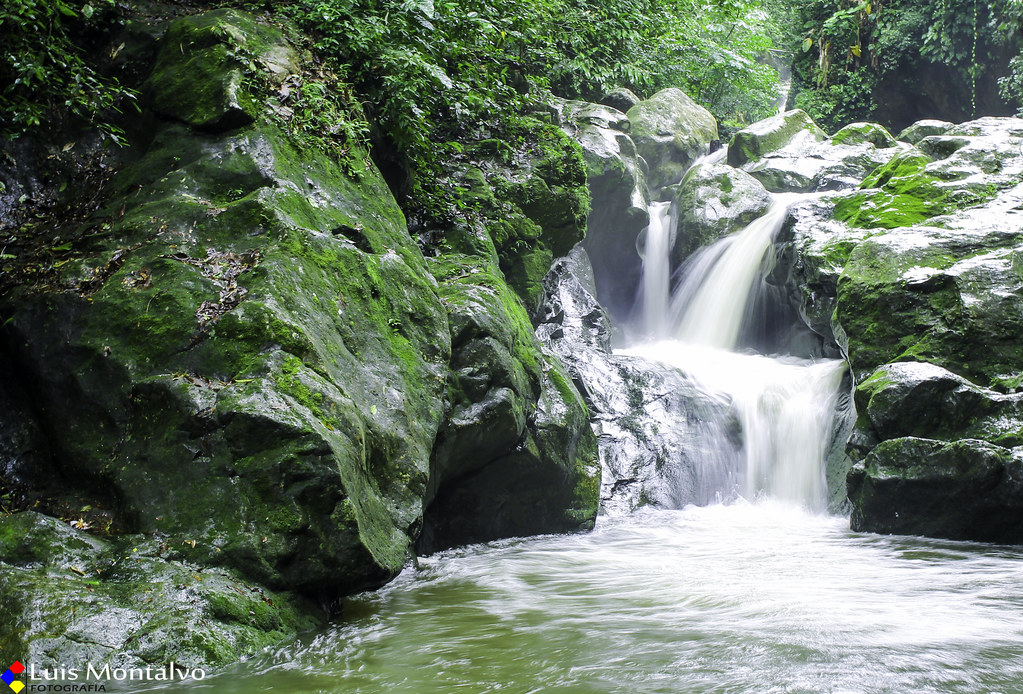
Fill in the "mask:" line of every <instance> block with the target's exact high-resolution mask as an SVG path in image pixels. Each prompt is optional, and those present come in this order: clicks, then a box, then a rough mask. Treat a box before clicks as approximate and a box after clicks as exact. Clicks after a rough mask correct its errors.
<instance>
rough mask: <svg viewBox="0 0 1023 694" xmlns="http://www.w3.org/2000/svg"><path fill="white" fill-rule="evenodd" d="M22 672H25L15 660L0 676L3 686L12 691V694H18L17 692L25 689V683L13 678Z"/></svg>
mask: <svg viewBox="0 0 1023 694" xmlns="http://www.w3.org/2000/svg"><path fill="white" fill-rule="evenodd" d="M23 672H25V666H24V665H22V664H21V663H19V662H18V661H17V660H15V661H14V665H11V666H10V667H9V668H7V671H6V672H4V674H2V675H0V680H3V681H4V684H6V685H7V686H8V687H10V688H11V689H13V690H14V694H18V692H20V691H21V690H22V689H24V688H25V683H24V682H22V681H21V680H16V679H14V678H15V676H17V675H20V674H21V673H23Z"/></svg>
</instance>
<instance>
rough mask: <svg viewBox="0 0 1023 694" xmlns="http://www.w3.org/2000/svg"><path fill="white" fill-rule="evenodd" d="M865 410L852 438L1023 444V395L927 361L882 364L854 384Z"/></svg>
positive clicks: (859, 441) (858, 401) (861, 409)
mask: <svg viewBox="0 0 1023 694" xmlns="http://www.w3.org/2000/svg"><path fill="white" fill-rule="evenodd" d="M856 408H857V410H858V411H859V412H860V413H862V414H863V415H865V417H866V420H861V423H860V431H858V432H857V436H858V438H857V440H855V441H854V443H856V444H859V445H860V446H862V445H863V443H864V442H865V441H870V440H873V441H875V442H877V441H885V440H887V439H894V438H900V437H904V436H916V437H923V438H930V439H940V440H953V439H959V438H974V439H983V440H986V441H991V442H992V443H995V444H997V445H999V446H1003V447H1006V448H1013V447H1015V446H1021V445H1023V395H1020V394H1008V393H999V392H997V391H995V390H992V389H989V388H981V387H980V386H977V385H975V384H973V383H971V382H970V381H968V380H966V379H965V378H962V377H961V376H956V375H955V374H953V373H951V372H950V371H948V370H946V369H943V368H941V367H940V366H937V365H936V364H930V363H926V362H897V363H894V364H886V365H885V366H882V367H881V368H880V369H878V370H877V371H875V372H874V373H873V374H871V375H870V377H869V378H867V379H866V380H865V381H863V382H862V383H860V384H859V385H858V386H857V388H856Z"/></svg>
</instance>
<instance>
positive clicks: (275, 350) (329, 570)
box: [0, 12, 449, 605]
mask: <svg viewBox="0 0 1023 694" xmlns="http://www.w3.org/2000/svg"><path fill="white" fill-rule="evenodd" d="M246 22H251V20H245V21H242V20H239V19H238V15H236V14H235V13H230V12H228V13H224V12H221V13H214V14H213V15H210V16H204V17H198V18H189V19H188V20H179V23H176V24H174V25H173V26H172V30H171V31H172V33H170V34H168V37H170V38H165V39H164V42H165V45H169V44H166V42H167V41H170V40H172V37H174V36H177V34H175V33H173V32H179V33H180V32H185V33H187V35H188V36H189V37H191V38H190V39H189V40H190V41H192V42H193V43H192V44H190V45H195V46H196V47H197V50H199V47H218V46H219V47H222V48H223V49H224V50H225V51H227V52H228V53H231V54H243V53H244V54H247V52H248V51H253V52H254V54H255V55H256V56H257V57H258V56H266V55H282V54H288V52H289V51H290V50H292V49H291V48H290V47H289V46H288V45H287V44H286V42H283V39H280V38H279V33H278V32H277V31H276V30H272V29H265V28H256V29H252V27H250V26H248V24H247V23H246ZM271 41H280V42H279V43H276V44H274V45H270V44H269V42H271ZM264 44H265V45H264ZM254 46H255V47H256V48H253V47H254ZM202 50H205V48H203V49H202ZM200 52H201V50H200ZM174 54H177V56H178V57H174ZM161 55H162V57H161V58H160V59H159V60H158V62H157V66H156V68H155V69H154V76H153V80H150V82H149V83H148V85H149V86H148V87H147V89H146V92H145V94H144V95H143V96H144V98H143V101H144V102H145V103H154V100H158V98H157V97H159V92H160V90H161V89H163V87H161V86H159V84H160V80H161V79H163V77H162V75H164V74H165V73H166V74H169V73H170V71H172V70H173V71H186V70H188V69H190V68H189V67H188V64H187V63H188V61H187V60H186V57H185V56H182V54H181V50H180V49H179V47H178V46H177V45H173V46H171V47H170V48H169V49H166V50H164V51H163V52H162V54H161ZM275 64H276V63H275ZM252 66H253V67H252V68H250V69H255V70H256V71H257V73H258V74H255V75H254V80H253V83H259V82H260V81H261V80H262V79H263V78H265V80H266V81H270V80H271V79H272V78H273V74H272V73H273V71H272V70H271V68H270V67H269V61H268V60H263V59H254V60H253V62H252ZM182 77H183V78H182V79H181V80H179V82H178V84H179V86H178V87H177V91H176V96H177V97H179V99H180V100H181V103H193V102H194V103H200V102H203V100H204V99H205V97H204V96H203V94H202V93H201V92H203V91H204V90H206V89H207V88H208V87H209V85H208V84H205V83H203V82H202V81H201V80H196V79H195V75H194V74H187V75H184V76H182ZM296 78H297V79H301V76H296ZM189 90H192V92H194V93H189ZM166 115H167V117H168V118H167V119H163V120H160V119H154V120H153V121H152V122H153V126H152V128H151V132H150V133H147V138H146V139H145V140H143V141H141V142H137V143H136V146H135V147H133V148H132V149H130V150H129V154H128V156H127V159H128V160H127V161H126V162H125V163H124V164H123V165H122V166H121V168H120V169H119V170H118V171H117V172H116V174H115V175H113V176H112V179H111V181H110V182H109V184H108V187H107V189H106V190H105V202H104V204H103V205H102V207H101V208H100V209H99V210H98V211H97V212H96V213H95V214H94V215H93V216H91V217H90V218H89V219H88V220H87V222H86V223H85V225H84V226H83V227H81V228H79V229H76V230H72V231H71V232H67V231H64V232H63V233H69V238H70V239H71V241H70V243H69V244H68V247H69V248H70V250H69V251H67V252H66V254H65V255H64V257H63V259H62V261H61V262H60V263H59V264H56V265H54V264H53V263H46V266H47V267H49V268H50V271H49V272H48V273H45V274H44V275H40V276H38V277H37V279H36V280H35V281H34V282H25V283H23V284H21V285H20V286H18V287H17V288H15V289H14V290H12V291H11V292H9V293H8V294H6V295H5V296H4V297H2V299H0V312H2V314H3V316H4V319H5V320H4V327H3V330H2V334H0V342H2V344H3V349H4V351H5V353H6V354H7V355H9V361H8V362H7V364H6V365H5V369H6V370H16V371H18V372H19V373H20V374H22V375H23V379H24V380H25V381H26V382H30V383H31V384H32V391H31V395H32V398H33V400H34V403H35V405H34V408H33V409H34V412H35V414H36V416H37V421H38V424H39V427H40V429H41V430H42V433H43V436H44V437H45V439H46V440H47V441H48V443H49V445H50V447H51V448H52V455H53V458H54V460H56V461H58V462H59V472H60V475H61V478H62V483H63V485H64V486H65V487H66V488H67V489H69V490H86V491H88V492H89V493H90V494H91V496H92V497H93V501H94V505H96V506H101V507H103V508H105V509H106V511H107V512H108V513H109V514H111V515H112V516H113V518H114V521H115V522H114V526H115V527H117V528H120V530H121V531H127V532H134V533H146V534H152V533H158V534H160V535H161V536H163V537H165V538H166V539H167V541H168V542H169V543H171V544H174V545H175V546H177V547H178V548H179V549H180V553H181V558H182V559H183V560H187V561H189V562H193V563H195V564H198V565H202V566H206V567H222V568H224V569H225V570H230V571H232V572H235V575H237V576H239V577H240V578H241V579H243V580H246V581H255V582H259V583H261V584H263V585H265V586H267V587H268V588H271V589H281V590H285V589H286V590H291V591H295V592H297V593H301V594H303V595H306V596H309V597H311V598H315V599H317V600H319V601H321V602H322V603H323V604H326V605H331V604H336V601H337V600H338V598H339V597H340V596H342V595H344V594H346V593H350V592H354V591H358V590H362V589H365V588H371V587H374V586H379V585H381V584H383V583H384V582H386V581H387V580H389V579H390V578H391V577H393V576H394V575H396V574H397V573H398V572H399V571H400V570H401V568H402V567H403V565H404V562H405V560H406V557H407V553H408V550H409V548H410V546H411V542H412V540H413V539H414V537H415V534H416V533H417V532H418V529H419V526H420V524H421V519H422V499H423V494H424V492H425V489H426V485H427V481H428V476H429V471H430V468H429V460H430V452H431V450H432V448H433V442H434V439H435V438H436V434H437V431H438V428H439V426H440V423H441V419H442V416H443V396H444V383H445V376H446V374H447V369H448V356H449V337H448V336H449V330H448V322H447V312H446V311H445V310H444V307H443V305H442V303H441V301H440V298H439V297H438V295H437V292H436V284H435V282H434V280H433V278H432V277H431V276H430V274H429V273H428V271H427V268H426V263H425V261H424V259H423V257H422V254H421V252H420V250H419V249H418V247H417V246H416V244H415V243H414V242H413V240H412V239H411V238H410V236H409V233H408V229H407V227H406V224H405V220H404V217H403V215H402V212H401V210H400V208H399V207H398V205H397V204H396V202H395V200H394V198H393V197H392V195H391V193H390V191H389V190H388V188H387V186H386V185H385V183H384V181H383V179H382V178H381V176H380V174H379V173H378V172H377V171H376V170H375V169H374V168H373V167H372V166H371V165H365V164H364V163H362V162H365V161H366V160H367V159H366V157H365V154H364V153H354V154H353V161H354V171H353V169H352V165H351V163H350V164H349V165H348V166H347V167H346V166H343V165H342V164H341V163H340V162H338V161H337V160H335V159H333V158H332V157H330V156H328V155H326V154H324V153H323V150H322V149H320V148H318V147H315V146H306V144H307V143H303V144H302V145H300V144H299V143H297V142H296V141H295V139H294V138H293V136H292V135H291V134H290V133H289V132H288V131H287V130H286V129H283V128H282V127H279V126H278V125H277V124H276V123H277V121H275V120H274V119H272V118H268V117H266V114H264V113H260V114H258V117H256V118H255V120H254V121H252V122H251V123H250V124H249V125H244V123H243V122H242V121H241V120H239V121H238V122H237V123H232V124H231V125H232V126H233V127H234V128H235V129H233V130H230V131H227V132H221V131H222V130H223V127H221V126H224V127H226V125H225V124H224V123H221V124H220V125H218V126H217V127H212V126H211V125H210V122H209V121H208V120H205V119H201V118H198V117H196V118H192V117H186V116H185V115H184V111H182V112H180V113H177V112H176V113H170V112H167V113H166ZM213 131H216V133H214V132H213ZM28 261H29V262H36V263H39V264H41V263H43V262H45V259H44V260H33V259H28ZM5 378H6V376H5ZM182 543H187V544H182Z"/></svg>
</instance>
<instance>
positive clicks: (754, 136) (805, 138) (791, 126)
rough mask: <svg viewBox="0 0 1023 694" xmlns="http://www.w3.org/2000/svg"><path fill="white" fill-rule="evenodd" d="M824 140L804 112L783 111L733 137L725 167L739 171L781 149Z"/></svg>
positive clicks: (818, 129) (822, 134)
mask: <svg viewBox="0 0 1023 694" xmlns="http://www.w3.org/2000/svg"><path fill="white" fill-rule="evenodd" d="M826 138H827V133H825V132H824V131H823V130H821V129H820V128H819V127H817V124H816V123H814V122H813V119H811V118H810V116H808V115H807V114H806V112H805V111H802V110H800V109H795V110H792V111H786V112H785V113H779V114H778V115H776V116H772V117H770V118H766V119H764V120H762V121H758V122H756V123H754V124H753V125H751V126H749V127H748V128H744V129H742V130H740V131H739V132H737V133H735V135H733V136H732V141H731V142H730V143H729V144H728V163H729V165H731V166H734V167H737V168H738V167H740V166H743V165H745V164H748V163H750V162H755V161H758V160H760V159H762V158H763V157H764V156H765V155H767V154H770V153H771V152H777V151H778V150H780V149H782V148H783V147H788V146H791V145H793V144H800V143H805V142H821V141H823V140H824V139H826Z"/></svg>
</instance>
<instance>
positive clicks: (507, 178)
mask: <svg viewBox="0 0 1023 694" xmlns="http://www.w3.org/2000/svg"><path fill="white" fill-rule="evenodd" d="M523 127H525V128H527V130H528V132H529V139H528V140H527V142H526V144H525V145H524V146H521V147H520V148H519V149H518V150H516V151H513V150H512V149H511V147H510V146H509V145H507V144H506V143H504V142H503V141H500V140H484V141H482V142H479V143H476V144H475V145H474V146H473V147H472V148H471V149H470V156H471V160H470V162H471V163H469V164H468V165H465V166H463V167H461V168H460V170H459V171H458V172H457V174H456V176H455V179H456V181H457V183H458V185H457V186H456V193H455V194H456V195H457V196H458V197H459V198H460V203H461V204H462V205H463V206H464V207H466V208H468V209H472V210H474V211H475V212H477V213H478V214H477V215H467V216H466V217H465V218H463V219H459V220H455V221H454V228H452V229H447V230H445V231H444V238H443V241H442V242H441V244H440V245H441V247H442V248H443V249H445V250H449V251H453V252H455V253H466V254H473V255H480V254H482V255H483V256H486V257H487V258H488V259H490V260H496V261H497V262H498V263H499V265H500V269H501V271H502V273H503V274H504V278H505V279H506V280H507V282H508V284H509V286H511V288H512V289H514V290H515V292H516V294H518V296H519V298H521V299H522V301H523V302H524V303H525V305H526V307H527V308H528V309H529V310H530V311H535V310H536V308H537V306H538V305H539V302H540V296H541V293H542V287H541V284H542V282H543V276H544V274H545V273H546V272H547V269H548V268H549V267H550V266H551V262H552V260H553V259H554V257H555V256H559V255H564V254H565V253H567V252H568V251H569V249H571V248H572V247H573V246H574V245H575V244H576V243H578V242H580V241H582V239H583V237H584V235H585V233H586V217H587V214H588V212H589V205H590V199H589V192H588V190H587V187H586V164H585V162H584V159H583V152H582V150H581V149H580V147H579V145H578V143H576V142H575V141H574V140H572V138H570V137H569V136H568V135H566V134H565V133H564V132H562V131H561V129H560V128H558V127H556V126H553V125H550V124H546V123H543V122H541V121H539V120H532V121H524V124H523ZM484 169H486V173H484Z"/></svg>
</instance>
